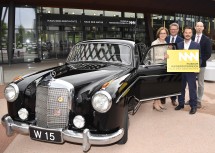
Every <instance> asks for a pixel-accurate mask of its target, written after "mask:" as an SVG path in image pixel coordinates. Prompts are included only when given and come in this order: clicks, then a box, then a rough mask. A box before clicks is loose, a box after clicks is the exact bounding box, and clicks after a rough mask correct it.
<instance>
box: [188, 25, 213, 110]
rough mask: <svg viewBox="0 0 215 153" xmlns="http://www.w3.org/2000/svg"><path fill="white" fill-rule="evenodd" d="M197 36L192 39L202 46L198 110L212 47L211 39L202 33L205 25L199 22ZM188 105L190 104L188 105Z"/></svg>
mask: <svg viewBox="0 0 215 153" xmlns="http://www.w3.org/2000/svg"><path fill="white" fill-rule="evenodd" d="M195 30H196V34H195V35H194V36H193V37H192V40H193V41H195V42H197V43H199V44H200V48H201V60H202V63H201V66H200V72H199V74H198V75H197V77H198V88H197V108H201V107H202V105H201V101H202V96H203V93H204V74H205V67H206V61H207V60H208V59H209V58H210V57H211V51H212V45H211V41H210V39H209V38H208V37H207V36H205V35H204V34H203V33H202V32H203V30H204V24H203V23H202V22H197V23H196V26H195ZM186 104H189V102H188V103H186Z"/></svg>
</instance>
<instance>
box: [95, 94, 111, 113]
mask: <svg viewBox="0 0 215 153" xmlns="http://www.w3.org/2000/svg"><path fill="white" fill-rule="evenodd" d="M92 105H93V108H94V109H95V110H96V111H98V112H100V113H105V112H107V111H108V110H109V109H110V107H111V105H112V98H111V95H110V94H109V93H108V92H106V91H98V92H96V93H95V94H94V95H93V97H92Z"/></svg>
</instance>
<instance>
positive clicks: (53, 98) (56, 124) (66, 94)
mask: <svg viewBox="0 0 215 153" xmlns="http://www.w3.org/2000/svg"><path fill="white" fill-rule="evenodd" d="M53 85H54V86H53ZM60 86H61V87H59V86H58V84H57V82H52V83H51V85H50V86H41V85H39V86H38V87H37V92H36V120H37V126H39V127H45V128H65V127H66V126H67V125H68V120H69V111H70V109H71V101H72V88H68V86H65V88H63V86H62V84H61V85H60Z"/></svg>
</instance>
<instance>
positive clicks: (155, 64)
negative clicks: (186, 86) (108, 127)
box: [134, 44, 181, 101]
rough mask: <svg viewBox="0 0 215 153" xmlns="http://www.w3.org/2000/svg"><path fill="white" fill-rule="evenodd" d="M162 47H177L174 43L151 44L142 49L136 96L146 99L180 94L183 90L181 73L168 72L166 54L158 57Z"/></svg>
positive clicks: (166, 48) (135, 86)
mask: <svg viewBox="0 0 215 153" xmlns="http://www.w3.org/2000/svg"><path fill="white" fill-rule="evenodd" d="M161 49H165V50H168V49H171V50H173V49H176V46H175V45H174V44H168V45H167V44H163V45H155V46H151V47H150V48H149V49H147V50H146V51H142V52H141V54H142V61H141V63H140V65H139V67H138V70H137V72H136V73H137V80H136V83H135V85H134V88H135V91H136V92H135V97H136V98H138V99H140V100H142V101H144V100H149V99H155V98H161V97H168V96H173V95H178V94H180V92H181V73H172V72H171V73H168V72H167V64H166V59H165V58H164V55H161V56H160V58H157V57H156V53H158V52H159V51H160V50H161Z"/></svg>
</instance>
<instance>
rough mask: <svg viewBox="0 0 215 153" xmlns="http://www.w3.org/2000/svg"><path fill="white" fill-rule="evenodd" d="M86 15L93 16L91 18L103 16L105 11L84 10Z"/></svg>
mask: <svg viewBox="0 0 215 153" xmlns="http://www.w3.org/2000/svg"><path fill="white" fill-rule="evenodd" d="M84 14H85V15H91V16H103V11H99V10H84Z"/></svg>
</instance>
